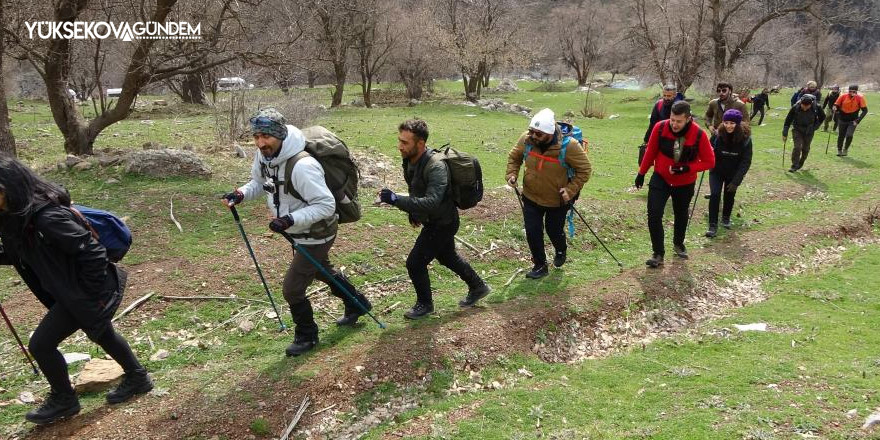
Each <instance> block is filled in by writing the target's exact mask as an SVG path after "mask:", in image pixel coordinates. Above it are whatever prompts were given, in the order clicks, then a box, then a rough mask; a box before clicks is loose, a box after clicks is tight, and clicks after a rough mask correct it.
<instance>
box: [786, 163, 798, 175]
mask: <svg viewBox="0 0 880 440" xmlns="http://www.w3.org/2000/svg"><path fill="white" fill-rule="evenodd" d="M797 170H798V169H797V167H795V166H794V165H792V166H791V168H789V169H788V172H789V173H793V172H795V171H797Z"/></svg>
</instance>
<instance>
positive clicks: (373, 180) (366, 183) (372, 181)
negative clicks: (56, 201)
mask: <svg viewBox="0 0 880 440" xmlns="http://www.w3.org/2000/svg"><path fill="white" fill-rule="evenodd" d="M358 184H360V186H361V188H373V189H381V188H382V186H383V184H382V181H381V180H379V178H378V177H375V176H364V175H361V180H360V181H358Z"/></svg>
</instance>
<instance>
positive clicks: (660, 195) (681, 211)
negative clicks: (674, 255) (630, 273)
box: [648, 173, 714, 255]
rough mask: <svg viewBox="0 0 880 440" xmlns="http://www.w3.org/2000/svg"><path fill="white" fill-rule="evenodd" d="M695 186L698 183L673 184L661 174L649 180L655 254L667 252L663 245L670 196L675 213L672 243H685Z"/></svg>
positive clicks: (650, 220) (649, 222) (651, 224)
mask: <svg viewBox="0 0 880 440" xmlns="http://www.w3.org/2000/svg"><path fill="white" fill-rule="evenodd" d="M695 186H696V184H693V183H691V184H690V185H684V186H671V185H669V184H668V183H666V181H665V180H663V178H662V177H660V175H659V174H657V173H654V174H653V175H651V180H650V182H648V232H650V233H651V248H652V249H653V251H654V254H655V255H665V254H666V248H665V247H664V246H663V211H664V210H666V201H667V200H669V197H672V212H673V213H674V214H675V224H674V230H675V232H674V234H673V236H672V243H673V244H677V245H684V234H685V231H687V223H688V207H689V206H690V204H691V198H693V196H694V187H695ZM713 192H714V191H713Z"/></svg>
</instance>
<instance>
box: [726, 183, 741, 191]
mask: <svg viewBox="0 0 880 440" xmlns="http://www.w3.org/2000/svg"><path fill="white" fill-rule="evenodd" d="M738 187H739V185H737V184H735V183H728V184H727V186H726V187H725V189H724V190H725V191H727V192H729V193H732V192H736V189H737V188H738Z"/></svg>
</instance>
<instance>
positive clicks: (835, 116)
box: [824, 112, 838, 131]
mask: <svg viewBox="0 0 880 440" xmlns="http://www.w3.org/2000/svg"><path fill="white" fill-rule="evenodd" d="M832 119H834V128H832V130H833V131H837V123H838V120H837V112H833V113H832V117H830V118H825V127H824V130H825V131H828V123H829V122H831V120H832Z"/></svg>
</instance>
